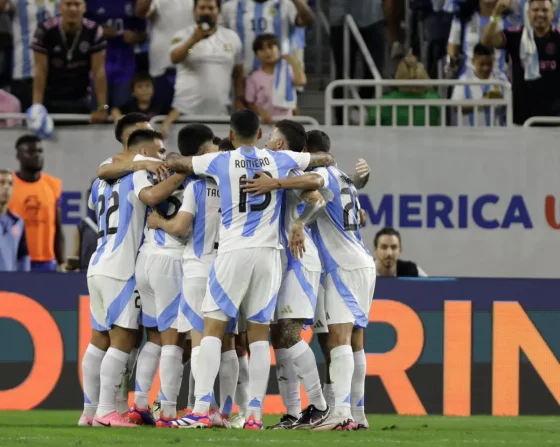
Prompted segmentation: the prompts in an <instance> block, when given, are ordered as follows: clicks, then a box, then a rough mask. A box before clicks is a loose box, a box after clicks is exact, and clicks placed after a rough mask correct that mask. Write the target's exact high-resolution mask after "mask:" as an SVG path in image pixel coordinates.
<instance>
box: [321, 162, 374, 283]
mask: <svg viewBox="0 0 560 447" xmlns="http://www.w3.org/2000/svg"><path fill="white" fill-rule="evenodd" d="M313 172H314V173H316V174H319V175H321V176H322V177H323V180H324V181H325V183H324V185H323V187H322V188H321V189H320V190H319V192H320V193H321V194H322V196H323V197H324V198H325V200H326V201H327V206H326V208H325V212H324V213H322V214H321V215H319V217H318V218H317V221H316V222H315V223H314V224H313V225H312V226H311V232H312V234H313V239H314V241H315V244H316V245H317V248H318V249H319V256H320V257H321V262H322V263H323V268H324V269H325V272H326V273H330V272H332V271H334V270H336V269H338V268H339V267H341V268H343V269H346V270H355V269H359V268H365V267H373V266H375V263H374V261H373V257H372V256H371V254H370V252H369V251H368V250H367V248H366V247H365V245H364V244H363V242H362V236H361V234H360V228H359V210H360V202H359V200H358V192H357V191H356V188H355V187H354V185H353V184H352V182H351V181H350V178H349V177H348V176H347V175H346V174H345V173H344V172H342V171H341V170H339V169H338V168H335V167H333V166H331V167H328V168H318V169H316V170H314V171H313Z"/></svg>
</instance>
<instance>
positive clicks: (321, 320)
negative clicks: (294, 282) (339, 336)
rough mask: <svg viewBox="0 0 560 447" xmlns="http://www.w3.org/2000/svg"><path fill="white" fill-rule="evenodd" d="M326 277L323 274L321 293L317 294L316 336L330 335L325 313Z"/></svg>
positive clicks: (320, 286) (314, 330)
mask: <svg viewBox="0 0 560 447" xmlns="http://www.w3.org/2000/svg"><path fill="white" fill-rule="evenodd" d="M324 283H325V275H324V274H321V281H320V284H319V292H317V307H316V308H315V324H314V325H313V333H314V334H328V333H329V327H328V326H327V313H326V312H325V287H324Z"/></svg>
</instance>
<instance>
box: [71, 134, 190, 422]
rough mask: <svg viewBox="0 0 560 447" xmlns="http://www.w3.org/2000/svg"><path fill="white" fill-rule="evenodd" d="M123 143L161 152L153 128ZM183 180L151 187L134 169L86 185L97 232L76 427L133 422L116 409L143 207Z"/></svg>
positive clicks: (132, 315)
mask: <svg viewBox="0 0 560 447" xmlns="http://www.w3.org/2000/svg"><path fill="white" fill-rule="evenodd" d="M128 144H129V148H131V149H134V150H135V151H137V152H139V153H141V154H143V155H144V156H149V157H152V158H154V159H156V158H158V157H163V156H164V154H165V148H164V146H163V142H162V137H161V135H160V134H159V133H157V132H155V131H153V130H137V131H136V132H134V133H133V134H132V135H131V136H130V138H129V141H128ZM183 181H184V176H181V175H178V174H177V175H174V176H172V177H170V178H169V179H167V180H165V181H163V182H160V183H159V184H157V185H155V186H153V185H152V183H151V181H150V176H149V175H148V172H147V171H138V172H135V173H134V174H129V175H127V176H125V177H123V178H122V179H119V180H117V181H116V182H112V183H107V182H105V181H102V180H100V179H96V180H95V182H94V184H93V186H92V192H91V196H90V201H89V207H90V209H95V210H96V215H97V224H98V227H99V230H100V231H99V240H98V246H97V250H96V252H95V254H94V256H93V257H92V259H91V261H90V266H89V269H88V274H87V276H88V289H89V292H90V297H91V301H90V310H91V316H92V321H91V323H92V339H91V342H90V345H89V346H88V348H87V350H86V353H85V355H84V359H83V361H82V371H83V375H84V381H83V383H84V400H85V403H86V404H85V405H84V414H82V416H81V417H80V421H79V423H78V425H80V426H87V425H95V426H107V427H109V426H119V427H130V426H133V427H135V426H136V425H134V424H131V423H130V422H128V421H127V420H126V419H125V418H124V416H122V415H121V414H120V413H117V411H116V398H117V392H118V389H119V387H120V384H121V381H122V378H123V376H124V374H125V372H126V365H127V361H128V358H129V353H130V351H131V349H132V347H133V345H134V341H135V338H136V332H135V331H136V329H137V328H138V313H139V303H138V300H137V299H135V298H134V296H133V292H134V288H135V279H134V267H135V264H136V256H137V253H138V248H139V246H140V243H141V240H142V235H143V231H144V224H145V216H146V206H147V205H149V206H155V205H157V204H158V203H160V202H162V201H163V200H165V199H166V198H167V197H169V195H171V194H172V193H173V191H175V190H176V189H177V187H178V186H179V185H180V184H181V183H182V182H183ZM94 415H95V416H94Z"/></svg>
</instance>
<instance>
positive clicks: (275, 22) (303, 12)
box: [221, 0, 314, 74]
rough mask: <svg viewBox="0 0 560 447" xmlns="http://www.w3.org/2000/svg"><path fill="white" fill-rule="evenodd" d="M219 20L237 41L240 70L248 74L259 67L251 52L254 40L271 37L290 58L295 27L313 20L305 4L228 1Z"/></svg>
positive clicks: (287, 0) (301, 0) (291, 0)
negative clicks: (240, 58) (239, 43)
mask: <svg viewBox="0 0 560 447" xmlns="http://www.w3.org/2000/svg"><path fill="white" fill-rule="evenodd" d="M221 20H222V25H223V26H225V27H226V28H230V29H232V30H234V31H235V32H236V33H237V34H238V36H239V38H240V39H241V43H242V46H243V61H244V62H243V68H244V70H245V73H247V74H249V73H251V72H252V71H253V70H256V69H257V68H259V67H260V62H259V61H258V59H257V58H256V57H255V53H254V52H253V50H252V48H253V41H254V40H255V37H257V36H260V35H261V34H274V35H276V37H278V40H279V41H280V52H281V54H293V50H294V48H293V34H294V30H295V27H296V26H301V27H307V26H310V25H312V24H313V21H314V16H313V12H312V11H311V8H309V6H308V5H307V2H306V0H230V1H229V2H227V3H225V4H224V5H223V6H222V14H221Z"/></svg>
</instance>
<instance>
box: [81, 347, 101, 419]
mask: <svg viewBox="0 0 560 447" xmlns="http://www.w3.org/2000/svg"><path fill="white" fill-rule="evenodd" d="M103 357H105V351H102V350H101V349H99V348H97V347H95V346H93V345H92V344H89V345H88V347H87V349H86V352H85V354H84V358H83V359H82V376H83V383H84V413H85V415H86V416H87V417H88V418H93V416H95V412H96V411H97V404H98V403H99V386H100V381H101V378H100V375H99V374H100V372H101V362H102V361H103Z"/></svg>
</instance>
